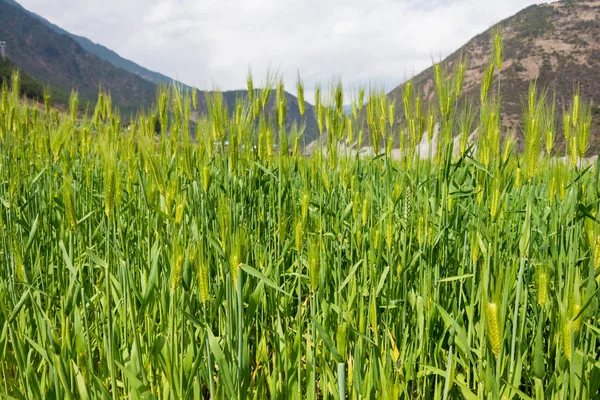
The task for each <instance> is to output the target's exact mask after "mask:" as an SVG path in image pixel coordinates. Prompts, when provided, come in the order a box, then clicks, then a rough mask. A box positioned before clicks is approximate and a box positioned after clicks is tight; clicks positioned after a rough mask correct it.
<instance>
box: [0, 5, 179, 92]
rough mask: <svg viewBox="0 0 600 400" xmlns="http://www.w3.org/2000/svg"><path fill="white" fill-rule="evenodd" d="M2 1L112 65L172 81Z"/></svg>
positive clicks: (134, 72)
mask: <svg viewBox="0 0 600 400" xmlns="http://www.w3.org/2000/svg"><path fill="white" fill-rule="evenodd" d="M0 1H4V2H6V3H9V4H11V5H13V6H15V7H18V8H20V9H22V10H24V11H25V12H27V13H28V14H29V15H31V16H33V17H34V18H36V19H38V20H39V21H41V22H42V23H43V24H44V25H46V26H47V27H49V28H50V29H52V30H53V31H54V32H56V33H58V34H60V35H65V36H68V37H70V38H71V39H73V40H75V41H76V42H77V43H79V45H80V46H81V47H82V48H83V49H84V50H86V51H89V52H90V53H92V54H95V55H97V56H98V57H100V58H101V59H103V60H104V61H108V62H109V63H111V64H112V65H114V66H115V67H117V68H121V69H123V70H125V71H128V72H131V73H133V74H136V75H139V76H141V77H142V78H144V79H146V80H148V81H150V82H153V83H166V84H169V83H171V82H172V81H173V80H172V79H171V78H169V77H168V76H166V75H163V74H160V73H158V72H154V71H150V70H149V69H147V68H144V67H142V66H141V65H138V64H136V63H134V62H133V61H130V60H127V59H125V58H123V57H121V56H120V55H118V54H117V53H116V52H114V51H112V50H111V49H108V48H106V47H104V46H102V45H101V44H98V43H94V42H92V41H91V40H89V39H88V38H86V37H83V36H79V35H75V34H73V33H70V32H67V31H66V30H64V29H62V28H61V27H59V26H57V25H55V24H53V23H52V22H50V21H48V20H47V19H45V18H44V17H42V16H40V15H38V14H36V13H34V12H31V11H28V10H27V9H25V8H23V7H22V6H21V5H20V4H19V3H17V2H16V1H14V0H0Z"/></svg>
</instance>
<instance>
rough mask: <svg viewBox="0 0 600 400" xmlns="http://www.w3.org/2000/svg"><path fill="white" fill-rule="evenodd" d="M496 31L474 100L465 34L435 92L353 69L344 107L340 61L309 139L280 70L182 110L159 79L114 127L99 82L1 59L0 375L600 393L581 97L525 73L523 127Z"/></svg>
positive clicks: (593, 177) (358, 393)
mask: <svg viewBox="0 0 600 400" xmlns="http://www.w3.org/2000/svg"><path fill="white" fill-rule="evenodd" d="M494 45H495V48H496V51H495V55H494V56H493V58H492V60H490V63H489V67H488V69H487V70H486V71H485V73H484V80H483V84H482V89H481V97H480V99H478V102H479V111H477V112H476V113H475V112H473V109H472V108H465V107H458V104H459V99H460V94H461V90H462V79H463V77H464V71H465V65H466V64H465V62H466V61H465V60H463V61H462V62H461V63H459V64H458V65H457V66H456V68H453V69H452V70H451V71H449V70H447V68H446V67H445V66H443V65H439V64H438V65H435V67H434V71H435V78H436V79H435V81H436V86H437V94H438V96H437V99H435V101H433V102H428V103H427V105H426V103H425V100H424V99H421V98H420V97H419V93H418V90H417V89H416V88H413V87H412V86H411V84H410V83H409V84H407V85H406V86H405V90H404V95H403V97H402V99H401V104H397V106H398V107H396V104H394V102H393V101H392V100H390V99H389V98H388V97H386V96H385V95H384V94H383V93H381V92H379V91H376V90H373V91H369V90H360V91H359V92H358V93H357V94H356V96H355V97H356V98H355V99H354V101H353V108H352V113H351V114H350V115H346V114H344V113H343V110H342V108H343V105H344V100H346V101H348V98H346V99H344V89H343V87H342V84H341V83H335V84H333V85H332V86H331V88H328V89H327V90H323V91H321V90H317V93H316V96H315V99H314V102H315V110H316V119H317V122H318V127H319V131H320V133H321V137H320V140H321V141H322V146H320V147H316V148H315V149H314V150H313V151H312V153H311V154H310V155H306V154H304V151H303V148H302V146H301V144H302V130H303V127H302V126H298V127H294V128H292V129H287V128H286V125H285V120H286V107H287V105H286V102H285V96H284V87H283V84H282V83H281V81H280V80H278V79H277V78H273V77H271V78H270V79H267V80H266V81H265V82H264V85H263V86H262V89H260V90H259V89H256V88H255V87H254V83H253V81H252V77H251V76H249V78H248V93H249V96H248V97H246V98H240V100H239V101H238V103H237V104H236V106H235V108H233V109H228V108H227V107H226V105H225V103H224V100H223V97H222V95H219V93H212V94H211V95H210V96H209V97H207V99H206V100H207V105H208V112H207V113H205V114H203V116H202V117H201V118H199V119H198V120H197V122H196V124H194V126H193V127H192V126H190V122H189V121H190V113H193V112H194V111H195V110H196V108H197V103H198V99H197V96H198V94H197V92H195V91H188V90H183V89H181V88H179V87H176V86H174V87H170V88H161V89H160V90H159V92H158V93H157V105H156V109H153V110H148V111H147V112H145V113H140V114H139V115H137V116H136V117H135V118H133V119H132V121H131V124H130V125H129V126H128V128H127V129H125V128H123V127H122V124H121V116H120V115H119V112H118V110H116V109H114V108H113V107H112V104H111V97H110V94H108V93H102V92H101V93H100V94H99V96H98V102H97V104H96V106H95V108H94V109H91V110H90V112H89V113H87V112H86V113H80V112H79V111H78V110H79V109H80V107H79V100H78V96H77V94H76V92H73V93H72V95H71V101H70V108H69V109H68V110H66V111H64V112H58V111H56V110H54V109H53V108H52V107H51V99H50V97H49V96H45V98H44V99H43V100H44V102H43V104H42V105H41V106H40V107H36V106H32V105H31V104H28V103H26V102H24V101H23V100H22V99H20V97H19V79H18V74H14V75H13V77H12V80H11V85H7V84H6V83H5V85H4V86H3V87H2V98H1V102H0V260H1V264H0V265H1V267H0V374H1V381H0V398H6V399H21V398H26V399H42V398H49V399H50V398H56V399H76V398H81V399H96V398H106V399H118V398H119V399H120V398H129V399H138V398H139V399H184V398H185V399H198V398H208V397H210V398H219V399H235V398H239V399H246V398H248V399H265V398H273V399H275V398H277V399H284V398H309V399H315V398H323V399H328V398H329V399H338V398H351V399H358V398H381V399H397V398H405V399H451V398H466V399H590V398H600V395H599V390H600V317H599V312H598V301H599V300H600V293H599V289H598V288H599V285H600V276H599V275H600V222H599V220H598V216H599V210H600V201H599V198H600V196H599V194H600V180H599V174H600V168H599V165H598V164H592V165H585V164H584V162H583V157H584V156H585V154H586V151H587V143H588V139H589V130H590V124H591V111H590V104H589V103H588V102H586V101H585V99H582V98H580V96H579V94H578V93H577V91H575V92H574V93H573V95H572V100H571V101H570V102H569V105H568V107H565V108H559V107H558V106H557V105H556V102H555V101H554V100H553V97H552V96H550V95H549V94H548V93H547V92H546V91H544V90H543V88H537V87H536V85H535V84H534V83H532V85H531V87H530V90H529V93H528V94H527V96H526V97H525V98H524V101H523V119H522V121H521V122H522V127H523V132H522V133H523V135H522V136H521V137H522V140H523V145H524V151H523V152H517V151H516V150H515V145H516V140H517V139H516V136H513V135H505V134H504V132H503V130H502V127H501V119H500V116H501V110H500V108H499V106H498V104H499V101H498V99H499V98H498V96H499V91H498V90H495V89H494V88H492V87H491V86H493V85H492V82H493V81H494V79H496V81H497V82H498V89H500V87H501V86H500V76H499V72H498V71H499V70H500V67H501V64H502V40H501V38H500V37H499V36H496V37H495V38H494ZM296 89H297V90H296V93H297V95H298V98H299V104H300V110H299V111H300V113H301V114H302V115H304V114H305V110H304V88H303V85H302V82H301V81H300V80H299V81H298V86H297V88H296ZM325 93H326V94H325ZM273 96H274V97H275V99H276V104H277V107H276V112H275V113H274V114H272V113H269V112H268V110H267V107H266V105H267V101H268V100H269V98H270V97H273ZM429 104H432V105H429ZM396 109H398V110H401V111H402V112H396ZM396 114H398V115H396ZM400 114H402V115H400ZM435 126H439V140H438V141H437V148H436V149H433V150H430V154H429V157H420V156H419V155H418V154H417V153H416V152H415V147H416V145H417V144H418V143H419V142H420V141H421V138H422V137H427V139H428V140H432V137H433V132H434V129H435ZM475 129H477V130H478V132H479V133H478V135H477V136H478V138H477V140H476V141H475V142H473V143H471V142H470V141H469V140H468V136H469V134H470V133H471V132H472V131H473V130H475ZM558 135H562V136H564V141H565V143H566V150H565V153H562V150H561V152H560V153H559V152H558V151H557V149H556V148H555V147H556V146H555V142H556V138H557V137H558ZM456 138H459V139H458V143H459V147H460V149H459V151H458V153H456V152H455V151H453V150H454V149H453V147H454V143H455V139H456ZM340 143H344V144H345V147H340V146H338V144H340ZM366 144H370V145H372V146H374V153H375V154H374V155H369V156H361V155H359V154H357V153H356V152H352V151H349V150H344V149H349V148H351V147H354V148H361V147H363V145H366ZM394 147H399V148H400V152H401V154H402V157H401V159H400V160H396V159H394V158H392V157H391V156H390V153H391V151H392V149H393V148H394ZM430 148H431V147H430ZM562 155H566V156H567V160H568V161H567V162H562V161H559V159H558V157H559V156H562Z"/></svg>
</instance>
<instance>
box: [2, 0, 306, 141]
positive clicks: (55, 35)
mask: <svg viewBox="0 0 600 400" xmlns="http://www.w3.org/2000/svg"><path fill="white" fill-rule="evenodd" d="M44 21H45V20H44V19H43V18H42V17H39V16H35V15H34V14H32V13H31V12H29V11H27V10H26V9H24V8H23V7H21V6H20V5H19V4H18V3H16V2H15V1H13V0H0V40H2V41H6V43H7V48H6V53H7V58H8V60H9V64H7V65H10V66H12V67H15V66H16V67H17V68H18V69H19V70H21V72H22V73H24V74H25V75H26V76H27V79H28V80H29V79H31V80H32V81H35V82H37V83H36V84H35V85H34V86H35V87H36V89H35V90H33V92H35V93H37V92H39V86H40V85H43V84H46V85H49V86H50V88H51V91H52V93H53V94H54V93H56V94H57V95H60V96H59V97H60V98H59V100H61V101H60V102H61V103H63V104H64V101H62V100H64V97H65V96H64V93H69V92H70V91H71V90H72V89H76V90H77V91H78V93H79V96H80V98H81V100H82V101H83V102H86V101H87V102H91V103H95V102H96V99H97V96H98V90H99V88H100V87H101V88H102V90H104V91H109V92H110V93H111V97H112V103H113V105H115V106H117V107H119V109H120V111H121V115H122V116H123V118H125V119H126V118H128V117H129V116H130V115H132V114H134V113H135V112H137V111H138V110H140V109H149V108H150V107H153V105H154V103H155V99H156V89H157V83H156V82H155V81H152V79H155V80H158V81H159V83H166V82H169V83H170V82H173V81H172V80H171V79H170V78H168V77H164V76H162V75H161V76H160V77H159V78H156V76H154V78H152V77H148V76H146V75H145V74H146V72H143V71H148V70H147V69H145V68H144V69H143V71H142V72H139V71H140V70H138V71H137V72H135V71H134V72H129V71H127V70H126V69H124V68H125V67H117V66H115V65H113V63H111V62H109V61H107V60H105V59H103V57H102V56H99V55H97V54H95V53H94V52H92V51H88V50H86V48H85V46H88V45H89V43H91V42H90V41H89V40H88V39H85V38H80V39H76V38H74V35H71V34H70V33H68V32H66V31H64V30H62V29H61V28H59V27H56V26H54V25H52V24H50V23H49V22H48V21H45V22H44ZM50 25H52V26H50ZM63 32H64V33H63ZM80 42H83V44H81V43H80ZM94 46H96V47H94V48H95V51H99V50H98V49H100V48H101V49H105V50H106V52H105V53H107V52H108V53H111V54H115V55H116V53H114V52H112V51H111V50H108V49H106V48H104V47H102V46H99V45H94ZM108 53H107V54H108ZM117 57H118V56H117ZM119 59H120V58H119ZM120 60H122V61H123V62H125V61H127V60H123V59H120ZM113 61H114V59H113ZM134 65H135V64H134ZM136 67H139V66H136ZM4 68H7V67H6V66H4ZM139 68H142V67H139ZM148 72H151V71H148ZM5 75H8V74H5ZM25 93H26V94H27V93H28V92H25ZM245 96H247V92H246V91H244V90H240V91H231V92H224V99H225V102H226V104H227V106H228V109H229V110H230V111H233V110H234V109H235V101H236V99H237V98H243V97H245ZM274 96H275V94H274V93H273V95H272V96H271V101H270V103H269V107H270V109H271V110H274ZM33 97H37V98H38V99H39V98H40V96H33ZM55 99H56V98H55ZM286 100H287V104H288V106H287V121H286V125H287V126H288V127H291V126H292V125H293V124H294V123H295V124H296V125H298V126H299V125H301V123H302V121H303V118H301V116H300V113H299V111H298V100H297V98H296V97H294V96H292V95H291V94H289V93H286ZM204 101H205V96H204V95H203V93H199V95H198V102H199V111H200V112H203V111H206V105H205V104H204ZM305 108H306V130H305V136H304V139H305V141H306V143H310V141H312V140H313V139H314V138H315V137H316V136H317V131H318V130H317V123H316V120H315V117H314V115H315V113H314V107H313V106H312V105H310V104H308V103H306V102H305ZM272 115H273V116H274V111H272Z"/></svg>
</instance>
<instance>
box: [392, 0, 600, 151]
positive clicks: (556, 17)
mask: <svg viewBox="0 0 600 400" xmlns="http://www.w3.org/2000/svg"><path fill="white" fill-rule="evenodd" d="M495 29H500V31H501V34H502V37H503V43H504V61H503V64H502V69H501V78H500V91H501V93H500V94H501V109H502V123H503V127H504V129H503V130H504V132H505V133H506V132H510V131H512V132H515V133H516V134H517V140H518V142H517V144H518V147H519V148H522V145H523V143H522V132H521V127H520V123H519V121H520V120H521V115H522V99H523V98H524V96H526V94H527V90H528V87H529V84H530V82H532V81H533V80H535V81H536V82H537V85H538V87H541V88H547V89H548V91H549V94H550V96H552V93H556V96H557V97H556V100H557V111H558V112H559V113H560V111H561V110H562V107H563V106H565V107H566V106H567V104H568V103H569V101H570V99H571V97H572V95H573V89H574V84H578V85H579V89H580V91H581V96H582V98H583V99H585V100H590V101H592V102H593V104H595V105H598V104H600V80H598V79H597V78H596V76H597V72H596V71H599V70H600V1H598V0H584V1H581V0H580V1H558V2H554V3H549V4H539V5H532V6H529V7H526V8H524V9H523V10H521V11H519V12H518V13H516V14H515V15H513V16H511V17H508V18H506V19H504V20H502V21H500V22H499V23H497V24H496V25H494V26H492V27H491V28H489V29H488V30H486V31H485V32H482V33H480V34H479V35H476V36H474V37H473V38H472V39H470V40H469V41H468V42H467V43H466V44H465V45H463V46H461V47H460V48H459V49H457V50H456V51H455V52H453V53H452V54H450V55H449V56H448V57H446V58H445V59H444V60H442V61H441V65H444V66H445V67H446V68H448V70H452V69H453V68H454V67H455V65H456V63H457V61H458V60H459V59H460V57H461V56H462V57H466V59H467V60H468V67H467V70H466V72H465V79H464V85H463V94H462V96H461V97H462V98H463V100H461V101H462V102H463V103H464V101H465V100H466V99H471V100H472V101H473V103H474V104H475V105H476V106H477V104H478V100H477V99H478V98H479V92H480V87H481V78H482V76H483V72H484V70H485V68H486V67H487V64H488V62H489V59H490V56H491V54H492V45H491V36H492V32H494V30H495ZM497 79H498V77H497V74H495V75H494V79H493V81H492V85H491V88H492V89H491V90H492V92H494V93H495V91H496V87H497ZM411 81H412V82H413V87H414V88H415V90H418V91H419V94H420V95H421V96H422V97H423V99H424V100H425V102H429V103H436V102H437V100H436V96H435V83H434V74H433V66H432V67H429V68H427V69H425V70H424V71H422V72H421V73H419V74H417V75H415V76H414V77H413V78H412V79H411ZM404 87H405V83H403V84H401V85H399V86H397V87H396V88H394V89H393V90H391V91H390V92H389V93H388V96H389V97H390V98H391V99H396V104H401V97H402V93H403V90H404ZM594 112H595V114H596V118H595V123H594V125H593V127H592V134H591V136H590V152H597V151H598V149H600V124H599V123H600V118H598V115H600V109H598V108H597V107H596V108H594ZM397 114H398V115H402V114H403V111H402V108H401V107H398V110H397ZM559 125H560V124H559ZM556 144H557V149H562V148H563V147H564V138H563V137H562V134H560V135H556Z"/></svg>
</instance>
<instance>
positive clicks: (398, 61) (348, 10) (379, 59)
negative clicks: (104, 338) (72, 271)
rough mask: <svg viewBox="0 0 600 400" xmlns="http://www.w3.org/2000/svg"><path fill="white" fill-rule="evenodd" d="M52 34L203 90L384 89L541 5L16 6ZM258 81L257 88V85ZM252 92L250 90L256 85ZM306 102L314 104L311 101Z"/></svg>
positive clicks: (251, 0) (150, 1)
mask: <svg viewBox="0 0 600 400" xmlns="http://www.w3.org/2000/svg"><path fill="white" fill-rule="evenodd" d="M18 1H19V2H20V3H21V4H22V5H23V6H24V7H25V8H27V9H29V10H31V11H33V12H36V13H38V14H40V15H41V16H43V17H45V18H46V19H48V20H49V21H51V22H53V23H55V24H57V25H59V26H60V27H62V28H64V29H66V30H68V31H70V32H72V33H75V34H78V35H82V36H85V37H87V38H89V39H91V40H92V41H94V42H97V43H100V44H102V45H104V46H106V47H108V48H110V49H112V50H114V51H116V52H117V53H119V54H120V55H121V56H123V57H125V58H128V59H130V60H132V61H135V62H136V63H138V64H140V65H142V66H144V67H146V68H149V69H151V70H155V71H158V72H161V73H163V74H165V75H168V76H170V77H173V78H177V79H179V80H181V81H182V82H184V83H186V84H189V85H194V86H196V87H199V88H201V89H211V88H213V87H217V88H220V89H223V90H228V89H239V88H243V87H245V81H246V76H247V73H248V69H249V68H251V69H252V71H253V75H254V77H255V80H257V81H258V82H260V80H261V78H263V77H265V76H266V71H267V70H271V71H275V72H279V73H280V74H281V75H282V76H283V79H284V82H285V84H286V87H287V89H288V90H289V91H290V92H292V93H295V88H294V87H295V81H296V77H297V73H298V71H299V72H300V76H301V77H302V80H303V81H304V83H305V85H306V89H307V97H308V96H311V95H312V93H313V90H314V87H315V86H316V85H317V84H318V83H321V84H322V85H325V86H327V85H328V84H329V83H331V82H332V81H333V80H334V79H336V80H337V79H340V78H341V79H342V81H343V83H344V85H345V86H346V87H350V88H352V87H358V86H361V85H362V86H364V85H368V84H373V85H379V86H383V87H384V88H385V89H386V90H391V89H392V88H394V87H395V86H396V85H398V84H399V83H401V82H402V81H403V80H405V78H408V77H410V76H412V75H414V74H416V73H418V72H420V71H421V70H423V69H424V68H426V67H427V66H429V65H430V64H431V60H432V58H434V59H435V60H440V59H441V58H443V57H445V56H447V55H449V54H450V53H452V52H453V51H454V50H456V49H457V48H458V47H460V46H461V45H462V44H464V43H465V42H466V41H467V40H468V39H470V38H471V37H473V36H474V35H476V34H478V33H480V32H482V31H484V30H486V29H487V28H489V27H490V26H491V25H493V24H494V23H496V22H499V21H501V20H502V19H504V18H506V17H509V16H511V15H513V14H514V13H516V12H518V11H519V10H521V9H522V8H525V7H527V6H529V5H531V4H536V3H541V2H544V0H369V1H365V0H84V1H81V0H54V1H52V2H49V1H47V0H18ZM258 82H257V83H258ZM255 85H256V86H258V85H257V84H256V83H255ZM307 100H309V101H311V102H312V97H308V98H307Z"/></svg>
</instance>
